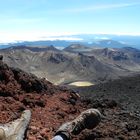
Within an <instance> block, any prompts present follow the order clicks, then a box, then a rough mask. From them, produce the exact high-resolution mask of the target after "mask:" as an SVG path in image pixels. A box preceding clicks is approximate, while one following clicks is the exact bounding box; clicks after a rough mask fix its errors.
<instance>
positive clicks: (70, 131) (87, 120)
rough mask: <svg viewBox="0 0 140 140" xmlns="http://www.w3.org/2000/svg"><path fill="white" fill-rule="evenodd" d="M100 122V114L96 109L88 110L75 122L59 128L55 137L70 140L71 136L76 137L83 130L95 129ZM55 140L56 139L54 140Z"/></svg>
mask: <svg viewBox="0 0 140 140" xmlns="http://www.w3.org/2000/svg"><path fill="white" fill-rule="evenodd" d="M100 120H101V113H100V112H99V110H97V109H88V110H86V111H84V112H82V113H81V114H80V115H79V116H78V117H77V118H76V119H75V120H73V121H71V122H67V123H65V124H63V125H62V126H60V128H59V129H58V131H57V132H56V134H55V135H56V136H61V137H62V138H63V136H64V138H63V140H71V135H78V134H79V133H80V132H81V131H82V130H84V129H86V128H87V129H93V128H95V127H96V126H97V125H98V124H99V122H100ZM55 140H57V139H55Z"/></svg>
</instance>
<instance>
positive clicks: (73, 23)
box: [0, 0, 140, 42]
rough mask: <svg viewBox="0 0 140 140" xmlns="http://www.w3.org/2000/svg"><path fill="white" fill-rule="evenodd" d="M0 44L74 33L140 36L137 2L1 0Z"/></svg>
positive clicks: (104, 0)
mask: <svg viewBox="0 0 140 140" xmlns="http://www.w3.org/2000/svg"><path fill="white" fill-rule="evenodd" d="M0 19H1V20H0V42H6V41H12V40H28V39H29V40H36V39H37V38H39V37H44V36H48V35H64V34H76V33H93V34H94V33H102V34H132V35H140V0H98V1H96V0H0Z"/></svg>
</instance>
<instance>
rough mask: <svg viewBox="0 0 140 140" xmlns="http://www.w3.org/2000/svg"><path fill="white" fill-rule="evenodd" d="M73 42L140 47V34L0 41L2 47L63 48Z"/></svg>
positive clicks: (102, 45)
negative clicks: (11, 41) (12, 41)
mask: <svg viewBox="0 0 140 140" xmlns="http://www.w3.org/2000/svg"><path fill="white" fill-rule="evenodd" d="M71 44H82V45H85V46H89V47H96V46H98V47H113V48H121V47H126V46H127V47H128V46H129V47H130V46H131V47H134V48H140V36H132V35H131V36H130V35H107V34H78V35H67V36H66V35H65V36H51V37H49V38H48V37H46V38H45V37H44V38H43V40H37V41H15V42H14V43H0V48H7V47H11V46H21V45H25V46H50V45H53V46H55V47H56V48H59V49H63V48H65V47H67V46H69V45H71Z"/></svg>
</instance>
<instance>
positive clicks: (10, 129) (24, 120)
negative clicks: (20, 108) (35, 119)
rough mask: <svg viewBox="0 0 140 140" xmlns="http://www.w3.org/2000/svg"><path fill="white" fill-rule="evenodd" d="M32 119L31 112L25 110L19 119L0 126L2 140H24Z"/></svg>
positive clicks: (0, 139)
mask: <svg viewBox="0 0 140 140" xmlns="http://www.w3.org/2000/svg"><path fill="white" fill-rule="evenodd" d="M30 118H31V111H30V110H25V111H24V112H23V113H22V115H21V117H20V118H19V119H16V120H15V121H12V122H10V123H7V124H4V125H0V140H23V138H24V134H25V130H26V129H27V126H28V124H29V121H30Z"/></svg>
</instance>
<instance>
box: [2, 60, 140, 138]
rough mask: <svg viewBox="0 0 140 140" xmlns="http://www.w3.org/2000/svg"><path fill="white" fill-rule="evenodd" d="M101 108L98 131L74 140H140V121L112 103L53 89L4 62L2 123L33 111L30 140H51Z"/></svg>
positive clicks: (113, 101)
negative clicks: (78, 118)
mask: <svg viewBox="0 0 140 140" xmlns="http://www.w3.org/2000/svg"><path fill="white" fill-rule="evenodd" d="M91 107H94V108H98V109H99V110H100V111H101V113H102V114H103V115H104V118H103V119H102V121H101V123H100V125H99V126H98V127H97V128H96V129H94V130H91V131H89V130H85V131H83V132H82V133H81V134H80V135H78V136H75V137H73V139H74V140H94V139H95V140H139V139H140V117H139V116H138V115H136V114H135V113H131V112H129V111H128V110H126V109H125V108H123V106H122V105H121V104H119V103H118V102H116V101H115V100H112V99H104V98H99V97H96V98H94V99H93V98H87V97H82V98H80V97H79V96H78V95H77V94H76V93H75V92H73V91H71V90H68V89H66V88H64V87H58V86H54V85H52V84H51V83H50V82H48V81H46V80H45V79H38V78H37V77H36V76H34V75H32V74H28V73H25V72H23V71H22V70H20V69H15V68H10V67H8V66H7V65H6V64H4V63H3V62H2V61H0V111H1V113H0V123H6V122H9V121H12V120H13V119H16V118H18V117H19V116H20V114H21V112H22V111H23V110H24V109H30V110H31V111H32V119H31V123H30V125H29V128H28V131H27V137H26V139H27V140H47V139H48V138H50V137H52V135H53V134H54V133H55V131H56V130H57V129H58V127H59V126H60V125H61V124H62V123H64V122H67V121H69V120H72V119H74V118H75V117H76V116H77V115H78V114H80V112H81V111H83V110H86V109H88V108H91Z"/></svg>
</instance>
